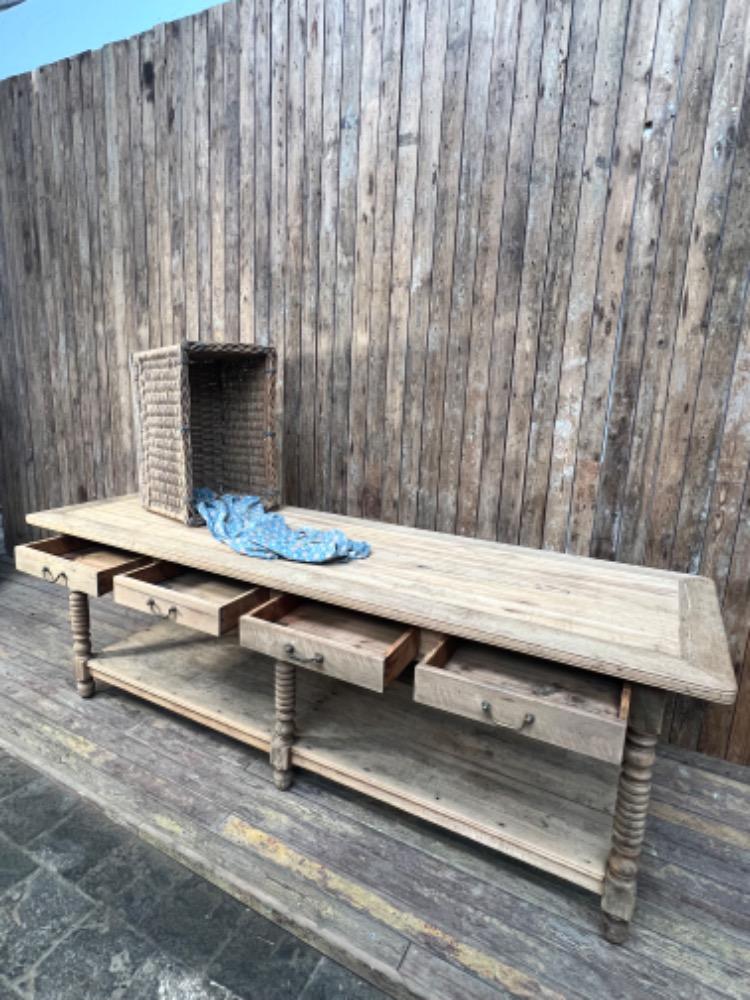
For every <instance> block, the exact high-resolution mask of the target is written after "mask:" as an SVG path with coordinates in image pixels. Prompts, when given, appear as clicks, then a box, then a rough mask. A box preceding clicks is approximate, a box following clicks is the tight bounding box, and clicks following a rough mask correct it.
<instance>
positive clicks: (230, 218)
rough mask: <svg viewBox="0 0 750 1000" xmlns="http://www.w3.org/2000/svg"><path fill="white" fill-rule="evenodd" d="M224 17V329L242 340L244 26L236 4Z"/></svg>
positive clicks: (228, 7)
mask: <svg viewBox="0 0 750 1000" xmlns="http://www.w3.org/2000/svg"><path fill="white" fill-rule="evenodd" d="M221 10H222V12H223V15H224V24H223V31H224V143H225V146H224V275H225V277H224V325H225V336H226V339H227V340H232V341H238V340H239V339H240V218H239V216H240V25H239V12H238V8H237V4H236V3H227V4H224V6H223V7H222V8H221Z"/></svg>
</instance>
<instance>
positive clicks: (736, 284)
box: [670, 32, 750, 749]
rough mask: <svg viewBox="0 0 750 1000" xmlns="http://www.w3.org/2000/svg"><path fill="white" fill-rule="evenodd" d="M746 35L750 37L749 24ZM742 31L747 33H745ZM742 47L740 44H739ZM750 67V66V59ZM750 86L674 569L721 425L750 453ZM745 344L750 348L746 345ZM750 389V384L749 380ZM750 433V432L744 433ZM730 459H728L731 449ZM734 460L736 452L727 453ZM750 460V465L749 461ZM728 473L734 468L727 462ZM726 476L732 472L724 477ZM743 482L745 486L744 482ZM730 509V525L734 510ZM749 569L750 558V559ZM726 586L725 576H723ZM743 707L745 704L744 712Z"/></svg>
mask: <svg viewBox="0 0 750 1000" xmlns="http://www.w3.org/2000/svg"><path fill="white" fill-rule="evenodd" d="M743 34H744V37H745V38H748V41H749V42H750V37H749V36H748V34H747V32H745V33H743ZM740 37H742V36H740ZM740 51H741V48H740ZM746 72H747V66H746ZM749 199H750V87H747V86H746V87H745V90H744V97H743V104H742V110H741V113H740V117H739V128H738V132H737V138H736V152H735V162H734V168H733V171H732V180H731V188H730V190H729V192H728V195H727V207H726V222H725V225H724V232H723V235H722V239H721V248H720V251H719V259H718V262H717V266H716V276H715V281H714V284H713V289H712V299H711V305H710V312H709V315H708V316H707V317H706V318H705V320H704V322H705V326H706V329H705V345H704V351H703V358H702V364H701V368H700V379H699V382H698V388H697V393H696V400H695V411H694V416H693V425H692V432H691V436H690V443H689V448H688V453H687V456H686V460H685V463H684V469H683V485H682V499H681V503H680V507H679V517H678V522H677V527H676V531H675V539H674V547H673V551H672V559H671V565H672V567H673V568H675V569H682V570H684V571H687V572H692V573H695V572H698V570H699V569H700V564H701V554H702V550H703V544H704V538H705V536H706V533H707V528H708V525H707V518H708V513H709V503H710V499H711V492H712V489H714V488H715V484H714V480H715V477H716V476H717V463H718V461H719V449H720V445H721V435H722V428H724V430H725V432H727V433H729V435H730V441H731V442H732V443H731V444H730V448H729V454H730V455H732V457H733V458H734V459H735V461H736V451H737V449H739V450H740V452H741V453H742V452H744V456H745V462H746V463H747V460H748V457H749V456H748V449H747V445H746V443H745V441H744V440H743V433H742V431H739V432H738V428H737V427H736V426H735V427H734V428H733V427H732V422H733V421H736V419H737V416H738V414H739V413H741V412H742V411H743V409H746V410H748V411H750V405H747V401H746V400H742V399H741V398H739V399H738V397H737V396H734V398H733V399H732V403H733V409H732V410H730V409H729V408H728V406H727V403H728V401H729V400H730V390H732V389H734V390H737V389H739V390H740V391H741V390H742V387H743V385H742V383H743V380H742V377H740V379H739V380H737V379H735V380H734V385H733V384H732V373H733V371H734V372H736V373H741V372H742V367H743V362H744V367H745V369H746V371H745V380H746V378H747V368H748V356H747V353H746V352H747V345H746V344H743V343H742V341H741V339H740V337H741V332H742V319H743V314H744V313H745V310H746V305H747V297H748V285H749V281H748V277H749V275H748V272H747V270H745V271H744V273H743V271H742V270H741V269H738V268H737V261H748V260H750V218H749V217H748V213H747V212H746V211H743V208H744V206H747V205H748V204H750V201H749ZM743 348H744V352H745V356H744V358H743V356H742V351H743ZM744 390H745V394H746V395H747V387H746V386H745V387H744ZM747 436H748V434H747V432H745V434H744V437H747ZM724 458H725V462H726V461H727V459H728V456H727V451H724ZM728 461H729V462H730V463H731V461H732V459H731V458H730V459H728ZM746 467H747V466H746ZM721 471H722V473H723V474H724V475H725V476H726V474H727V468H726V465H725V467H724V469H722V470H721ZM724 481H725V482H726V479H725V480H724ZM740 489H741V487H740ZM731 492H732V493H733V494H734V497H735V500H734V507H735V511H736V509H737V496H738V493H739V489H738V484H736V483H735V484H733V487H732V489H731ZM724 514H725V515H726V514H729V515H730V516H729V526H728V527H730V530H731V524H732V521H733V519H732V516H731V515H732V510H731V508H730V509H729V510H725V511H724ZM746 568H747V570H748V572H749V573H750V564H748V566H747V567H746ZM718 582H719V586H720V589H723V585H724V580H721V579H720V580H719V581H718ZM704 710H705V706H704V704H703V703H701V702H696V701H693V700H692V699H686V698H679V699H677V701H676V703H675V710H674V714H673V717H672V727H671V731H670V739H671V740H672V741H673V742H675V743H678V744H679V745H680V746H685V747H690V748H692V749H694V748H695V747H696V746H697V743H698V738H699V735H700V731H701V726H702V721H703V714H704ZM740 710H741V707H740V704H738V712H739V711H740Z"/></svg>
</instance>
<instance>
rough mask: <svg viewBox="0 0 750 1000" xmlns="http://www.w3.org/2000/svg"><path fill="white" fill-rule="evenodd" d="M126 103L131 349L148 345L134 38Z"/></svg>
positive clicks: (138, 77) (138, 78)
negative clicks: (131, 307) (127, 120)
mask: <svg viewBox="0 0 750 1000" xmlns="http://www.w3.org/2000/svg"><path fill="white" fill-rule="evenodd" d="M126 44H127V54H128V105H129V111H130V177H131V225H132V243H133V246H132V254H133V279H134V280H133V284H132V286H131V288H130V292H129V294H130V295H131V296H132V299H133V307H134V327H133V342H132V344H131V350H132V351H143V350H146V348H147V347H148V346H149V321H148V253H147V244H146V199H145V157H144V151H143V108H142V89H141V64H140V45H139V40H138V37H137V36H136V37H134V38H130V39H128V41H127V43H126Z"/></svg>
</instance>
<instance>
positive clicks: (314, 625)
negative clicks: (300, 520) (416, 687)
mask: <svg viewBox="0 0 750 1000" xmlns="http://www.w3.org/2000/svg"><path fill="white" fill-rule="evenodd" d="M240 643H241V644H242V645H243V646H245V647H246V648H247V649H252V650H255V651H256V652H258V653H263V654H265V655H266V656H270V657H272V658H273V659H275V660H284V661H286V662H287V663H294V664H295V665H297V666H304V667H305V669H307V670H314V671H315V672H316V673H319V674H323V675H325V676H326V677H332V678H336V679H338V680H342V681H348V682H349V683H350V684H357V685H359V686H360V687H365V688H369V689H370V690H371V691H383V690H384V688H385V686H386V684H389V683H390V682H391V681H392V680H395V678H396V677H398V676H399V674H400V673H401V672H402V671H403V670H404V668H405V667H407V666H408V665H409V664H410V663H411V662H412V661H413V660H414V659H416V656H417V653H418V651H419V632H418V630H417V629H404V628H403V626H401V625H398V624H396V623H395V622H389V621H385V620H384V619H382V618H373V617H371V616H370V615H362V614H359V613H356V612H355V613H353V612H351V611H344V610H343V609H341V608H335V607H332V606H331V605H329V604H318V603H317V602H314V601H300V600H299V598H297V597H294V596H292V595H290V594H281V595H279V596H277V597H274V598H272V599H271V600H270V601H268V602H266V603H265V604H261V605H260V606H259V607H257V608H255V609H254V610H253V611H250V612H248V614H245V615H243V617H242V619H241V620H240Z"/></svg>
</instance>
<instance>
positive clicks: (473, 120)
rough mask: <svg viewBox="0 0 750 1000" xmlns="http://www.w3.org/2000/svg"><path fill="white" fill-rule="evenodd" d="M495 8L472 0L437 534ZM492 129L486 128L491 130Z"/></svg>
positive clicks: (444, 503)
mask: <svg viewBox="0 0 750 1000" xmlns="http://www.w3.org/2000/svg"><path fill="white" fill-rule="evenodd" d="M496 14H497V4H496V3H494V2H492V0H474V8H473V11H472V19H471V42H470V48H469V57H468V58H469V63H468V72H467V82H466V98H465V102H464V109H463V119H464V124H463V137H462V149H461V167H460V175H459V188H458V210H457V219H456V236H455V247H454V252H453V275H452V280H451V289H450V296H451V302H450V319H449V326H448V331H447V332H448V342H447V349H446V372H445V380H444V381H445V388H444V391H443V412H442V414H441V415H440V422H441V430H440V453H439V456H438V482H437V498H436V499H437V508H436V515H435V525H436V527H437V529H438V531H451V532H452V531H455V528H456V514H457V510H458V485H459V470H460V462H461V441H462V438H463V424H464V411H465V407H466V392H467V365H468V358H469V346H470V343H471V336H472V329H471V314H472V305H473V297H474V278H475V265H476V258H477V240H478V228H479V206H480V198H481V188H482V174H483V170H484V155H485V137H486V133H487V106H488V101H489V96H490V71H491V64H492V41H493V37H494V33H495V19H496ZM491 130H492V125H490V131H491Z"/></svg>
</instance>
